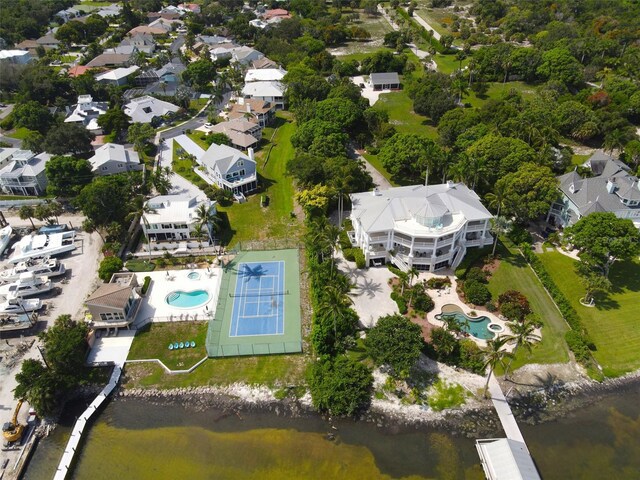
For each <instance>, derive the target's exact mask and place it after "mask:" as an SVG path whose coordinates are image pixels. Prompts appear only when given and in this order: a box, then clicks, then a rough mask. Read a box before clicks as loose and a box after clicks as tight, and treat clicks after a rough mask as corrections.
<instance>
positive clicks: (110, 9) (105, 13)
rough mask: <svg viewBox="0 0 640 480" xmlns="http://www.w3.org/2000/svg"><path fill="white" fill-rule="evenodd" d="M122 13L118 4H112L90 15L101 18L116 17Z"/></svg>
mask: <svg viewBox="0 0 640 480" xmlns="http://www.w3.org/2000/svg"><path fill="white" fill-rule="evenodd" d="M121 12H122V7H121V6H120V5H118V4H115V3H112V4H111V5H107V6H106V7H100V9H99V10H97V11H93V12H91V13H92V14H94V13H95V14H96V15H100V16H101V17H102V18H109V17H117V16H118V15H120V13H121Z"/></svg>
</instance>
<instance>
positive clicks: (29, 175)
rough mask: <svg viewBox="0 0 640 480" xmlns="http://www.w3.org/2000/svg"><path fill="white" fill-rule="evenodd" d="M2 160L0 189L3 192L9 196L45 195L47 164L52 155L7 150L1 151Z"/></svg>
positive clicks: (0, 157) (13, 149)
mask: <svg viewBox="0 0 640 480" xmlns="http://www.w3.org/2000/svg"><path fill="white" fill-rule="evenodd" d="M7 151H8V152H7ZM0 159H2V161H1V163H0V166H1V169H0V187H1V188H2V191H3V192H5V193H7V194H9V195H33V196H37V195H44V193H45V191H46V189H47V176H46V173H45V164H46V163H47V162H48V161H49V160H50V159H51V155H49V154H47V153H40V154H39V155H36V154H35V153H33V152H32V151H31V150H18V149H16V148H6V149H0Z"/></svg>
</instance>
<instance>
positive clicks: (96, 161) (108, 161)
mask: <svg viewBox="0 0 640 480" xmlns="http://www.w3.org/2000/svg"><path fill="white" fill-rule="evenodd" d="M89 162H90V163H91V171H92V172H93V173H95V174H96V175H101V176H103V175H114V174H116V173H125V172H132V171H134V170H142V169H143V168H144V165H143V164H142V163H140V157H139V156H138V154H137V153H136V152H134V151H133V150H129V149H126V148H124V146H122V145H118V144H115V143H105V144H104V145H102V146H101V147H99V148H97V149H96V151H95V152H94V155H93V157H91V158H89Z"/></svg>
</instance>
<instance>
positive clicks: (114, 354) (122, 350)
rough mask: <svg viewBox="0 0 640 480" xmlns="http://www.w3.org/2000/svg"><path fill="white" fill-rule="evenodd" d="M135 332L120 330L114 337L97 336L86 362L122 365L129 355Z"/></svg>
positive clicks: (90, 363) (89, 363)
mask: <svg viewBox="0 0 640 480" xmlns="http://www.w3.org/2000/svg"><path fill="white" fill-rule="evenodd" d="M135 334H136V331H135V330H120V331H119V332H118V335H117V336H115V337H100V338H97V339H96V341H95V343H94V344H93V347H91V351H90V352H89V356H88V358H87V364H88V365H104V364H114V365H119V366H120V367H122V366H123V365H124V362H125V361H126V360H127V356H128V355H129V349H130V348H131V344H132V343H133V337H134V336H135Z"/></svg>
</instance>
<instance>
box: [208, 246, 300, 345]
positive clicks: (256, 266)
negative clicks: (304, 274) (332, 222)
mask: <svg viewBox="0 0 640 480" xmlns="http://www.w3.org/2000/svg"><path fill="white" fill-rule="evenodd" d="M298 255H299V253H298V250H293V249H289V250H269V251H248V252H240V253H239V254H238V255H237V256H236V257H235V258H234V259H233V260H232V261H231V262H230V263H229V264H228V265H227V266H226V268H225V270H224V272H223V274H222V280H221V285H220V293H219V295H218V305H217V308H216V310H215V316H214V318H212V319H211V320H210V321H209V330H208V332H207V352H208V354H209V356H210V357H228V356H236V355H265V354H275V353H296V352H301V351H302V331H301V318H300V264H299V259H298Z"/></svg>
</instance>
